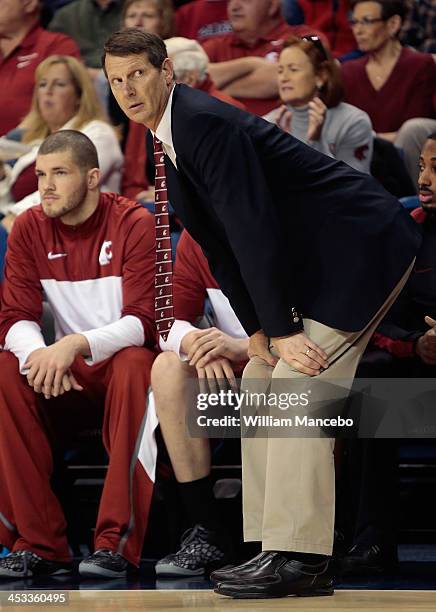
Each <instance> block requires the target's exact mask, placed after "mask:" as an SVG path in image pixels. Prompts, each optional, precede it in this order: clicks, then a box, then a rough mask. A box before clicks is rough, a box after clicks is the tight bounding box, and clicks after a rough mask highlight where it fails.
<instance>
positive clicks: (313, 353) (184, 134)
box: [103, 29, 420, 598]
mask: <svg viewBox="0 0 436 612" xmlns="http://www.w3.org/2000/svg"><path fill="white" fill-rule="evenodd" d="M103 59H104V62H103V65H104V66H105V70H106V73H107V77H108V80H109V84H110V86H111V89H112V91H113V93H114V95H115V97H116V99H117V101H118V103H119V105H120V106H121V108H122V109H123V110H124V112H125V113H126V115H127V116H128V117H129V119H131V120H132V121H136V122H138V123H142V124H144V125H146V126H147V127H148V128H149V129H150V130H151V131H152V132H153V133H155V134H156V136H157V138H158V139H159V140H161V141H162V143H163V148H164V151H165V153H166V156H165V157H166V159H165V165H166V175H167V182H168V192H169V198H170V200H171V203H172V205H173V207H174V208H175V210H176V213H177V215H178V216H179V217H180V219H181V220H182V222H183V224H184V225H185V227H186V228H187V229H188V231H189V233H190V234H191V235H192V236H193V238H194V239H195V240H196V241H197V242H198V243H199V244H200V245H201V246H202V248H203V250H204V251H205V253H206V255H207V257H208V260H209V264H210V267H211V270H212V272H213V274H214V276H215V277H216V279H217V281H218V283H219V285H220V287H221V289H222V290H223V291H224V293H225V294H226V295H227V297H228V298H229V300H230V302H231V304H232V306H233V308H234V310H235V312H236V314H237V316H238V318H239V320H240V321H241V323H242V324H243V326H244V327H245V330H246V332H247V334H248V335H249V336H250V356H251V360H250V362H249V364H248V365H247V368H246V370H245V372H244V378H245V379H246V380H247V379H248V380H249V379H255V380H256V381H259V379H264V380H265V389H266V388H267V387H268V385H270V383H271V382H272V384H273V388H274V384H275V383H277V381H280V380H281V381H282V383H283V379H287V380H288V381H289V382H292V381H294V382H295V381H297V382H298V381H301V380H304V379H305V378H306V379H307V377H309V376H312V377H314V376H316V377H318V378H319V379H320V380H321V379H323V378H324V379H327V380H328V379H329V378H330V379H331V378H340V379H349V380H350V381H351V380H352V378H353V376H354V373H355V369H356V367H357V363H358V361H359V359H360V356H361V354H362V352H363V351H364V349H365V346H366V344H367V342H368V340H369V337H370V336H371V334H372V332H373V330H374V329H375V327H376V325H377V323H378V322H379V320H380V318H381V317H382V316H383V315H384V313H385V312H386V311H387V309H388V308H389V307H390V305H391V304H392V302H393V301H394V299H395V297H396V296H397V294H398V292H399V291H400V289H401V288H402V286H403V285H404V283H405V281H406V279H407V276H408V273H409V272H410V270H411V266H412V264H413V261H414V257H415V254H416V252H417V249H418V247H419V244H420V236H419V233H418V232H417V230H416V227H415V224H414V223H413V220H411V219H410V218H409V215H408V214H407V213H406V212H405V211H404V210H403V209H402V207H401V206H400V204H399V203H398V202H397V200H396V199H395V198H393V197H392V196H391V195H389V194H388V193H387V192H386V191H384V189H383V188H382V187H381V186H380V185H379V184H378V183H377V182H376V181H375V180H374V179H372V178H371V177H370V176H368V175H366V174H362V173H360V172H358V171H356V170H354V169H352V168H350V167H349V166H347V165H346V164H344V163H342V162H338V161H335V160H333V159H330V158H328V157H325V156H324V155H322V154H321V153H318V152H316V151H314V150H313V149H311V148H309V147H307V146H306V145H304V144H303V143H301V142H300V141H298V140H297V139H295V138H293V137H292V136H290V135H289V134H286V133H284V132H282V131H281V130H280V129H279V128H277V127H276V126H274V125H272V124H269V123H266V122H265V121H263V120H262V119H260V118H258V117H256V116H254V115H251V114H249V113H246V112H244V111H241V110H239V109H236V108H234V107H231V106H229V105H226V104H224V103H222V102H220V101H218V100H215V99H213V98H211V97H209V96H207V95H206V94H203V93H202V92H199V91H196V90H193V89H190V88H189V87H186V86H183V85H175V83H174V78H173V69H172V64H171V61H170V60H169V59H168V58H167V54H166V49H165V45H164V43H163V42H162V41H161V40H160V39H159V38H158V37H156V36H154V35H150V34H145V33H143V32H140V31H139V30H135V29H129V30H124V31H122V32H117V33H115V34H113V35H112V36H111V37H110V39H109V40H108V41H107V43H106V45H105V55H104V58H103ZM333 447H334V440H331V439H329V438H322V437H321V438H296V437H293V438H274V437H269V438H263V439H258V438H250V439H244V440H243V487H244V498H243V501H244V537H245V539H246V540H249V541H255V540H256V541H261V542H262V549H263V552H262V554H261V555H259V556H257V557H256V558H255V559H253V560H250V561H248V562H247V563H245V564H242V565H240V566H236V567H233V568H231V569H227V570H219V571H216V572H214V573H213V574H212V578H213V579H214V580H215V581H216V582H217V583H218V586H217V589H216V590H217V592H219V593H222V594H225V595H230V596H233V597H240V598H245V597H251V598H253V597H280V596H285V595H289V594H296V595H329V594H332V592H333V589H332V585H331V577H330V576H329V572H328V563H329V556H330V555H331V552H332V545H333V530H334V467H333Z"/></svg>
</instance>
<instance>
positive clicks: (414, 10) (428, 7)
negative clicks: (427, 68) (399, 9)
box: [400, 0, 436, 54]
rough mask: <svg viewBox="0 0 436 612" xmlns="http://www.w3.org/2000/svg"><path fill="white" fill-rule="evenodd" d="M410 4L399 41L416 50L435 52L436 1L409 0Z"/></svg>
mask: <svg viewBox="0 0 436 612" xmlns="http://www.w3.org/2000/svg"><path fill="white" fill-rule="evenodd" d="M410 5H411V6H410V10H409V14H408V15H407V17H406V19H405V20H404V26H403V29H402V30H401V36H400V38H401V42H402V43H403V45H408V46H410V47H413V48H414V49H416V50H417V51H422V52H423V53H433V54H436V3H435V2H434V0H410Z"/></svg>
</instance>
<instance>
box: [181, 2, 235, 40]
mask: <svg viewBox="0 0 436 612" xmlns="http://www.w3.org/2000/svg"><path fill="white" fill-rule="evenodd" d="M176 30H177V36H184V37H185V38H195V39H196V40H198V41H200V42H202V41H203V40H207V39H208V38H210V37H211V36H218V35H220V34H226V33H227V32H231V31H232V26H231V25H230V21H229V19H228V17H227V0H194V2H189V4H184V5H183V6H181V7H180V8H179V9H178V10H177V12H176Z"/></svg>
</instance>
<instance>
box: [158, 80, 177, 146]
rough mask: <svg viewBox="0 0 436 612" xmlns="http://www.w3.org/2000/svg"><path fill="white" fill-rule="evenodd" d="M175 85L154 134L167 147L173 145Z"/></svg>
mask: <svg viewBox="0 0 436 612" xmlns="http://www.w3.org/2000/svg"><path fill="white" fill-rule="evenodd" d="M174 88H175V85H173V88H172V90H171V93H170V95H169V96H168V101H167V105H166V107H165V110H164V114H163V115H162V119H161V120H160V121H159V125H158V126H157V128H156V132H155V133H154V134H153V135H155V136H156V138H158V139H159V140H160V141H161V142H162V143H163V144H164V145H166V146H167V147H172V148H174V147H173V136H172V132H171V109H172V106H173V94H174Z"/></svg>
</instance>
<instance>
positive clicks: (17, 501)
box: [0, 347, 155, 565]
mask: <svg viewBox="0 0 436 612" xmlns="http://www.w3.org/2000/svg"><path fill="white" fill-rule="evenodd" d="M154 357H155V354H154V353H153V352H152V351H150V350H148V349H145V348H139V347H130V348H126V349H123V350H122V351H120V352H118V353H116V354H115V355H114V356H113V357H111V358H110V359H106V360H105V361H102V362H100V363H98V364H95V365H92V366H88V365H86V364H85V362H84V360H83V358H82V357H79V358H77V359H76V360H75V362H74V364H73V366H72V368H71V369H72V371H73V373H74V375H75V376H76V379H77V381H78V382H79V384H81V385H82V386H83V388H84V391H83V392H80V393H79V392H75V391H70V392H68V393H65V394H64V395H63V396H62V397H59V398H51V399H50V400H46V399H45V398H44V396H43V395H38V394H36V393H35V392H34V391H33V388H32V387H30V386H29V385H28V383H27V379H26V377H25V376H22V375H21V374H20V373H19V369H18V360H17V359H16V357H15V356H14V355H13V354H12V353H10V352H7V351H5V352H0V543H1V544H3V545H5V546H6V547H7V548H9V549H11V550H14V551H15V550H30V551H32V552H35V553H36V554H38V555H40V556H41V557H44V558H46V559H52V560H59V561H68V560H69V559H70V552H69V548H68V542H67V537H66V521H65V517H64V515H63V512H62V509H61V506H60V504H59V501H58V499H57V497H56V496H55V494H54V493H53V491H52V489H51V487H50V478H51V475H52V472H53V449H55V448H56V447H58V446H61V445H62V444H63V443H64V442H65V440H67V439H68V437H69V434H71V432H72V431H73V429H77V428H78V429H87V428H89V423H93V424H94V423H98V422H99V423H100V425H101V422H102V421H103V426H102V431H103V443H104V446H105V448H106V450H107V452H108V454H109V457H110V461H109V467H108V471H107V475H106V479H105V482H104V487H103V493H102V496H101V500H100V507H99V512H98V517H97V525H96V531H95V548H96V549H98V548H107V549H110V550H113V551H117V552H119V553H120V554H121V555H123V557H125V558H126V559H127V560H128V561H130V563H133V564H134V565H138V564H139V560H140V556H141V549H142V544H143V540H144V535H145V530H146V527H147V521H148V513H149V509H150V501H151V495H152V490H153V483H152V481H151V480H150V478H149V477H148V475H147V473H146V471H145V470H144V468H143V466H142V464H141V463H140V462H139V461H138V450H139V445H140V441H141V437H142V434H143V430H144V425H145V421H146V416H147V406H146V399H147V390H148V387H149V384H150V370H151V365H152V363H153V359H154Z"/></svg>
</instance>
